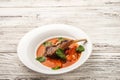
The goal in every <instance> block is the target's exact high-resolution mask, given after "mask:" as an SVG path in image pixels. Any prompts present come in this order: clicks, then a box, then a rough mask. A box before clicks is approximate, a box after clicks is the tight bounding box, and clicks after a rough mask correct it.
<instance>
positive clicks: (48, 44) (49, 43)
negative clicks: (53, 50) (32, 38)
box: [43, 41, 52, 47]
mask: <svg viewBox="0 0 120 80" xmlns="http://www.w3.org/2000/svg"><path fill="white" fill-rule="evenodd" d="M43 45H44V46H46V47H47V46H51V45H52V42H48V41H46V42H44V43H43Z"/></svg>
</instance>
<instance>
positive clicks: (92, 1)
mask: <svg viewBox="0 0 120 80" xmlns="http://www.w3.org/2000/svg"><path fill="white" fill-rule="evenodd" d="M119 5H120V0H79V1H78V0H25V1H24V0H0V7H1V8H10V7H17V8H18V7H21V8H24V7H28V8H31V7H54V6H55V7H56V6H57V7H61V6H72V7H76V6H102V7H103V6H119Z"/></svg>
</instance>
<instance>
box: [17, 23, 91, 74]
mask: <svg viewBox="0 0 120 80" xmlns="http://www.w3.org/2000/svg"><path fill="white" fill-rule="evenodd" d="M53 25H54V26H58V25H61V26H68V27H69V28H70V27H72V28H75V29H78V30H80V31H82V32H83V33H84V34H85V35H86V36H87V38H88V39H89V43H90V47H91V49H90V51H89V55H88V56H87V57H86V60H87V59H88V58H89V57H90V55H91V53H92V42H91V40H90V38H89V37H88V35H87V34H86V33H85V32H84V31H83V30H81V29H80V28H76V27H74V26H71V25H66V24H50V25H44V26H41V27H38V28H35V29H33V30H31V31H29V32H28V33H27V34H25V35H24V37H22V39H21V40H20V42H19V44H18V47H17V54H18V57H19V59H20V61H21V62H22V63H23V64H24V65H25V66H26V67H28V68H30V69H31V70H33V71H36V72H39V73H43V74H62V73H66V72H69V71H72V70H74V69H76V68H78V67H79V66H81V65H82V64H83V63H85V62H86V60H85V61H83V62H82V63H81V65H78V66H75V67H74V68H72V69H68V70H66V71H65V70H64V71H61V72H58V71H55V73H51V72H49V73H48V72H47V73H46V72H42V71H37V70H35V69H33V68H32V67H31V66H30V65H28V64H27V63H26V62H25V61H24V60H23V58H22V56H21V55H20V46H21V44H22V42H24V39H25V38H26V36H28V34H30V33H32V32H34V31H35V30H37V29H39V28H42V27H44V28H45V27H48V26H53ZM37 47H38V46H37ZM75 63H76V62H75ZM72 65H73V64H72ZM66 68H68V67H66Z"/></svg>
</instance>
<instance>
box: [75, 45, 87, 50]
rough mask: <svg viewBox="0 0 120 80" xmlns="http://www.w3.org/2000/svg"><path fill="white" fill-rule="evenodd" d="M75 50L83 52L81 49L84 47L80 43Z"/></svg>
mask: <svg viewBox="0 0 120 80" xmlns="http://www.w3.org/2000/svg"><path fill="white" fill-rule="evenodd" d="M76 51H77V52H83V51H85V48H84V47H83V46H82V45H79V46H78V47H77V48H76Z"/></svg>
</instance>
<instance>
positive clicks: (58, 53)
mask: <svg viewBox="0 0 120 80" xmlns="http://www.w3.org/2000/svg"><path fill="white" fill-rule="evenodd" d="M56 55H57V56H58V57H60V58H61V59H63V60H66V56H65V54H64V51H63V50H62V49H60V48H58V49H57V50H56Z"/></svg>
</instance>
